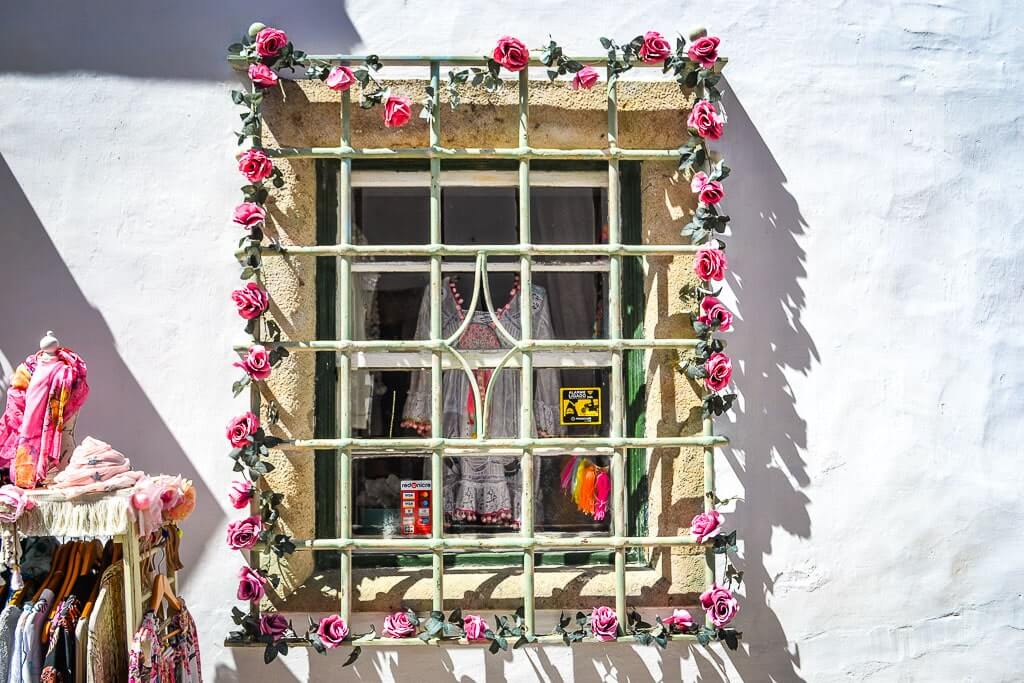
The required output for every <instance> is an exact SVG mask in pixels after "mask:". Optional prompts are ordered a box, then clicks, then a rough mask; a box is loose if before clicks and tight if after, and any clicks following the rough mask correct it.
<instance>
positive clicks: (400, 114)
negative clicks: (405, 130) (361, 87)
mask: <svg viewBox="0 0 1024 683" xmlns="http://www.w3.org/2000/svg"><path fill="white" fill-rule="evenodd" d="M411 118H412V100H410V99H409V98H408V97H405V96H404V95H391V96H390V97H388V99H387V100H385V101H384V126H385V127H386V128H401V127H402V126H404V125H405V124H407V123H409V119H411Z"/></svg>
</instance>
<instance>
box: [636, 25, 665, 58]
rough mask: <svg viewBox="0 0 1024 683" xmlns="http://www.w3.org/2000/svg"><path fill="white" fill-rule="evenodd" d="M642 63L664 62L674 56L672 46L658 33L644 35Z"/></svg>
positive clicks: (641, 52)
mask: <svg viewBox="0 0 1024 683" xmlns="http://www.w3.org/2000/svg"><path fill="white" fill-rule="evenodd" d="M639 54H640V61H642V62H645V63H647V64H654V63H656V62H663V61H665V59H666V58H667V57H668V56H669V55H670V54H672V44H671V43H669V42H668V41H667V40H665V36H663V35H661V34H660V33H658V32H657V31H648V32H647V33H645V34H644V44H643V45H641V46H640V53H639Z"/></svg>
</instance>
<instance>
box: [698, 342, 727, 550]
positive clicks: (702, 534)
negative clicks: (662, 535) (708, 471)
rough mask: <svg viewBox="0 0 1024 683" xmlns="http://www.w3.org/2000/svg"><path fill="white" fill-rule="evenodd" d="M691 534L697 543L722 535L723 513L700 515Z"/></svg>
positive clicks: (713, 512)
mask: <svg viewBox="0 0 1024 683" xmlns="http://www.w3.org/2000/svg"><path fill="white" fill-rule="evenodd" d="M726 360H728V359H726ZM690 533H691V534H693V535H694V536H696V537H697V543H703V542H704V541H706V540H708V539H709V538H714V537H715V536H717V535H719V534H720V533H722V513H720V512H719V511H718V510H709V511H708V512H702V513H700V514H699V515H697V516H696V517H694V518H693V521H692V522H690Z"/></svg>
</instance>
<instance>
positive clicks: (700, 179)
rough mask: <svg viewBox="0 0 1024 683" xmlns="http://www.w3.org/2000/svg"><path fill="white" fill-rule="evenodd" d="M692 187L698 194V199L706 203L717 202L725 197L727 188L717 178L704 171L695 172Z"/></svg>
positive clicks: (691, 182)
mask: <svg viewBox="0 0 1024 683" xmlns="http://www.w3.org/2000/svg"><path fill="white" fill-rule="evenodd" d="M690 189H691V190H693V191H694V193H696V195H697V199H699V200H700V201H701V202H703V203H705V204H717V203H718V202H720V201H722V200H723V199H724V198H725V188H724V187H722V183H720V182H718V181H717V180H711V179H710V178H709V177H708V174H707V173H705V172H704V171H698V172H697V173H694V174H693V180H692V181H690Z"/></svg>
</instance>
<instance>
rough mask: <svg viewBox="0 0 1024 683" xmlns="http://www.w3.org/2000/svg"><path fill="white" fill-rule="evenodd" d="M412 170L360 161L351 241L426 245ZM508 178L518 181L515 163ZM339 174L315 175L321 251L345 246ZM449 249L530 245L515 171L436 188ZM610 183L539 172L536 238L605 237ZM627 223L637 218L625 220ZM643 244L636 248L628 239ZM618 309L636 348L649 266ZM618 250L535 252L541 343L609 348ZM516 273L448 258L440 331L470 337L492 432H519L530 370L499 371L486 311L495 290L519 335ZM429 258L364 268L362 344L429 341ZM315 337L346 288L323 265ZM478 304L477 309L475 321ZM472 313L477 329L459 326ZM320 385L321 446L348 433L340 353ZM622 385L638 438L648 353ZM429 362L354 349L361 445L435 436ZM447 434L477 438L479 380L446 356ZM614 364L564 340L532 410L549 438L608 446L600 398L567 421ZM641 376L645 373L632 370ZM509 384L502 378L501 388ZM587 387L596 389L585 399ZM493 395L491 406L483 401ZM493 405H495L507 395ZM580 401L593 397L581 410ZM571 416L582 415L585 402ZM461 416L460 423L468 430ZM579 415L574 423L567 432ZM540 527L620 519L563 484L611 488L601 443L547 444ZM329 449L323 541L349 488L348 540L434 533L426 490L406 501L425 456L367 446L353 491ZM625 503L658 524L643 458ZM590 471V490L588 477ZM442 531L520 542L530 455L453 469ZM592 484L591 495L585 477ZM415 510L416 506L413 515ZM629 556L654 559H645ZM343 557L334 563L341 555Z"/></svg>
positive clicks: (597, 531)
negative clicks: (578, 394) (611, 274)
mask: <svg viewBox="0 0 1024 683" xmlns="http://www.w3.org/2000/svg"><path fill="white" fill-rule="evenodd" d="M406 166H407V167H405V168H402V169H401V170H396V169H395V168H394V167H392V168H391V169H390V170H387V169H381V168H378V169H376V170H374V169H372V168H365V164H364V165H360V164H358V163H357V164H356V165H355V168H354V170H353V173H352V201H353V218H352V219H353V240H354V242H355V243H357V244H365V245H401V244H407V245H417V244H424V243H426V241H427V239H428V238H429V235H428V234H427V228H428V226H429V223H430V219H429V199H430V194H429V187H430V174H429V170H428V169H427V168H426V167H420V168H419V169H417V168H416V167H415V166H413V165H406ZM506 169H507V170H506ZM338 170H339V164H338V163H337V162H331V161H324V162H321V163H320V164H318V166H317V175H318V178H319V180H318V183H317V188H318V193H319V194H320V196H319V197H318V204H319V205H320V206H321V208H322V211H320V212H319V214H318V222H319V225H318V242H320V243H321V244H335V243H336V242H337V240H338V231H337V227H338V226H337V220H336V219H337V211H336V197H337V175H338ZM638 170H639V169H638V165H637V164H627V165H626V171H625V174H624V175H625V183H624V192H625V193H626V194H627V196H628V200H627V202H626V203H627V205H629V206H638V205H639V197H638V195H639V187H638V183H637V182H636V181H637V180H638V179H639V174H638ZM440 180H441V188H440V194H441V220H440V224H441V239H442V243H443V244H451V245H474V244H507V245H518V244H519V242H520V239H521V232H520V225H519V211H520V206H519V197H518V192H519V189H518V179H517V174H516V172H515V171H514V170H512V169H510V168H509V167H508V165H507V164H505V165H504V168H502V164H501V163H500V162H497V163H495V162H492V163H490V164H489V165H488V166H487V167H486V168H477V169H476V170H473V169H462V170H458V169H456V170H450V171H445V172H442V174H441V177H440ZM607 183H608V175H607V172H606V171H604V170H596V169H595V168H594V165H593V164H591V165H581V164H579V163H576V164H572V165H565V164H561V165H557V164H556V165H551V164H549V165H548V168H547V170H542V171H537V172H535V173H533V174H532V177H531V187H530V197H529V209H530V226H531V232H532V236H533V238H534V240H535V243H537V244H540V245H556V244H571V245H588V244H590V245H595V244H601V245H606V244H607V238H608V234H607V231H608V223H607V207H608V198H607ZM638 218H639V217H638V216H630V217H629V219H628V220H627V221H626V222H627V224H628V226H627V227H626V229H625V233H628V234H629V235H628V236H627V241H634V242H635V241H636V239H635V238H636V237H638V235H639V230H638V227H639V226H638ZM630 219H631V220H630ZM630 237H632V238H633V239H632V240H630V239H629V238H630ZM627 260H628V261H630V265H631V266H633V267H632V268H627V272H626V274H625V277H624V287H623V292H624V298H623V305H624V308H625V310H626V311H627V314H628V315H630V316H632V317H633V318H635V319H636V320H635V322H634V324H633V325H632V327H631V329H630V332H631V333H632V334H633V335H634V336H636V337H642V326H641V325H640V323H641V320H640V318H639V316H638V314H639V312H640V311H642V307H643V300H642V289H643V284H642V281H641V273H640V267H639V265H640V264H639V263H636V261H637V260H638V259H635V258H634V259H627ZM609 268H610V260H609V257H608V256H607V255H596V256H595V255H585V254H584V255H572V254H560V255H555V256H550V257H549V256H539V257H537V258H536V259H534V260H533V262H532V263H531V265H530V272H531V274H532V279H533V285H534V291H535V294H536V296H537V298H538V301H539V304H538V308H537V311H536V312H535V314H534V320H533V322H534V330H535V331H534V335H535V337H536V338H538V339H549V340H579V339H583V340H588V339H589V340H595V339H607V338H608V317H607V310H608V305H607V301H608V271H609ZM519 270H520V263H519V260H518V259H517V258H515V257H514V256H512V255H507V254H496V255H493V256H489V257H481V258H476V257H475V256H474V255H473V254H465V255H461V254H459V255H453V256H451V257H449V258H446V259H444V260H443V262H442V264H441V274H442V278H443V279H442V287H441V288H440V289H441V300H440V305H441V307H442V308H443V311H442V313H443V320H442V333H443V334H444V336H446V337H450V336H452V335H455V334H456V333H460V330H461V333H460V334H459V338H458V339H457V340H456V341H455V343H454V346H455V347H456V348H458V349H459V352H460V354H461V355H462V356H463V357H464V359H465V360H466V361H467V363H468V364H469V365H470V366H471V367H472V372H473V377H474V379H475V381H476V384H477V389H478V392H479V396H480V399H481V400H482V402H483V403H484V404H487V405H488V409H489V423H488V424H489V432H490V434H491V435H492V436H506V437H507V436H517V435H518V425H517V422H518V418H519V405H520V387H521V376H520V375H519V373H520V372H521V365H520V363H519V361H518V359H515V358H512V359H506V361H505V362H506V367H504V368H503V369H501V370H500V371H498V372H496V371H495V368H496V367H497V366H498V365H499V364H501V363H502V362H503V360H502V359H503V357H505V356H506V355H507V353H508V346H509V344H508V343H507V340H502V339H501V338H500V331H499V330H497V329H496V325H497V323H495V321H494V319H493V318H492V317H491V316H490V315H489V313H488V312H487V311H488V306H487V297H486V296H484V292H485V290H484V289H483V279H484V276H485V275H486V280H487V285H486V286H487V290H486V293H487V294H489V295H490V302H491V306H492V308H493V310H494V311H495V314H496V315H495V317H496V318H497V319H498V321H499V322H501V321H506V318H507V319H508V320H507V321H506V322H509V326H510V327H515V328H518V327H519V320H520V317H519V313H520V311H519V307H518V300H517V298H518V297H520V296H522V290H521V288H520V287H519V284H520V283H519ZM429 271H430V263H429V260H428V259H427V257H425V256H405V257H402V256H396V257H378V256H369V257H361V258H357V260H356V261H355V262H354V263H353V264H352V280H351V287H350V295H351V297H352V298H351V304H350V311H351V316H352V317H351V320H352V335H353V337H354V338H357V339H362V340H381V341H383V340H390V341H406V340H414V339H420V340H422V339H425V338H428V337H429V311H430V305H431V301H430V283H429ZM317 272H318V276H317V277H318V292H319V294H318V296H319V298H320V302H319V307H318V311H319V313H318V316H319V319H318V337H319V338H326V337H329V336H332V335H333V333H334V332H335V331H336V325H337V316H336V315H335V312H336V308H337V287H336V286H335V283H336V282H337V280H336V277H337V274H336V269H335V263H334V261H333V260H332V259H329V258H324V259H321V260H320V263H319V264H318V271H317ZM475 289H479V291H478V292H477V295H476V303H477V305H476V312H475V313H473V312H472V311H470V310H469V307H470V304H471V302H472V301H473V299H474V290H475ZM465 317H472V321H471V322H469V323H468V325H467V326H466V327H465V329H462V327H463V326H462V322H463V319H464V318H465ZM323 356H324V357H323V358H322V359H321V361H320V365H319V371H318V374H317V389H316V391H317V401H316V405H317V407H318V412H317V435H318V436H329V435H331V434H334V433H336V431H337V425H338V424H339V422H340V419H339V415H338V408H339V406H340V405H341V401H344V400H345V397H344V396H340V395H338V386H337V383H338V376H337V372H336V365H335V363H334V362H333V360H334V359H333V358H331V354H323ZM626 361H627V362H626V374H627V379H626V382H627V384H628V382H629V379H628V377H629V376H632V377H633V378H634V380H635V386H634V387H633V393H634V397H633V400H631V401H630V406H629V411H630V414H631V416H632V419H631V420H630V433H629V435H630V436H640V435H642V431H643V422H642V412H643V405H642V402H643V390H642V387H643V365H642V354H641V353H639V352H632V351H631V352H630V353H629V355H628V357H627V359H626ZM430 363H431V361H430V354H429V353H424V352H422V351H364V352H358V353H356V354H354V357H353V360H352V361H351V367H352V370H353V374H352V375H351V377H352V379H351V381H350V385H349V389H348V391H349V395H348V403H349V410H350V416H349V419H350V421H351V425H352V431H353V435H354V436H358V437H361V438H369V439H374V438H378V439H379V438H425V437H427V436H429V434H430V415H429V412H430V405H429V404H430V397H429V390H430V376H429V374H430ZM442 363H443V367H444V370H443V379H442V383H441V385H442V392H443V395H444V403H445V407H444V409H445V412H446V413H447V415H446V418H445V420H446V427H445V429H446V431H450V432H451V433H452V434H455V435H458V436H469V437H472V436H474V435H475V432H476V429H475V425H474V422H475V421H476V420H475V412H476V410H475V405H474V401H473V392H472V391H471V388H472V387H471V383H470V381H468V377H469V375H468V373H467V372H466V371H465V369H464V368H463V367H461V364H460V363H459V361H458V360H457V359H456V358H454V357H453V358H447V359H443V360H442ZM611 363H612V354H611V353H610V352H609V351H608V350H606V349H601V350H598V349H573V348H571V347H568V346H564V347H559V348H551V349H546V350H540V351H537V352H535V354H534V358H533V366H534V406H533V407H534V415H535V416H536V417H535V421H536V424H537V427H536V428H535V434H536V436H537V437H538V438H540V439H543V438H553V437H558V436H562V437H581V436H588V437H607V436H608V435H609V419H608V410H607V402H606V401H594V404H596V405H597V406H598V407H599V409H598V410H597V411H596V415H592V416H589V417H588V418H587V419H585V420H584V419H581V420H580V421H579V423H577V424H572V423H571V422H572V419H573V417H572V416H571V415H570V416H567V418H568V419H567V420H563V419H562V416H561V415H560V413H559V410H560V393H561V392H562V391H563V390H564V391H572V390H574V388H588V389H599V390H600V395H601V396H603V397H608V396H609V395H610V394H609V392H610V391H611V384H610V381H609V378H610V375H609V373H610V367H611ZM632 366H635V367H632ZM505 378H508V379H505ZM588 393H589V392H588ZM488 394H490V400H488V398H487V396H488ZM496 397H497V398H496ZM585 400H586V399H584V401H585ZM566 407H567V410H569V411H570V412H573V413H575V410H574V404H573V403H572V402H568V403H567V404H566ZM460 418H464V419H460ZM563 421H568V422H570V424H562V422H563ZM534 452H535V454H536V455H538V456H539V457H538V458H537V460H536V465H535V483H534V501H535V503H534V507H535V510H534V524H535V528H536V530H537V532H538V533H543V534H545V535H547V536H548V537H550V538H552V539H555V538H557V537H559V536H562V537H572V536H573V535H576V534H579V533H587V534H589V535H603V536H607V535H609V533H610V531H611V525H610V523H611V518H610V515H609V514H608V512H607V510H603V509H601V510H598V509H595V508H597V507H599V504H597V503H596V502H594V501H591V500H587V499H586V496H576V498H582V500H580V501H579V502H577V501H576V500H574V495H573V490H572V489H571V487H569V486H565V485H564V483H563V482H564V480H566V479H568V480H569V481H571V479H572V475H573V474H574V472H572V471H570V470H571V469H574V468H576V467H580V462H579V461H580V460H582V461H583V464H582V468H583V470H584V471H586V474H589V475H590V476H598V475H599V474H600V473H602V472H603V473H604V474H603V475H601V476H603V477H607V472H608V468H609V464H610V458H609V455H610V453H611V452H612V450H611V449H610V448H598V449H595V450H594V451H593V452H592V453H590V454H588V455H587V456H586V457H584V458H580V457H579V456H578V455H577V454H574V451H573V449H572V448H567V447H563V446H556V447H550V448H539V449H535V451H534ZM332 456H333V454H332V453H330V452H326V453H323V454H321V457H319V458H318V460H317V463H318V471H317V491H318V495H317V501H318V506H319V507H320V508H322V509H321V510H320V511H319V514H318V520H319V523H318V529H317V535H318V536H322V537H331V536H334V535H336V534H337V530H338V529H339V528H340V527H339V524H340V521H341V520H340V518H339V517H340V514H339V513H340V508H339V506H337V505H335V504H334V503H335V501H336V500H337V499H338V498H339V497H340V496H343V495H346V494H347V495H350V497H351V499H350V505H351V510H352V533H353V535H354V536H355V537H366V538H387V537H410V536H413V537H414V536H422V535H429V533H430V512H431V510H430V506H429V497H428V496H429V494H422V493H421V494H420V495H419V497H418V500H417V496H415V495H413V493H412V491H411V490H410V489H411V487H413V486H419V485H421V483H422V482H426V481H429V480H430V451H429V449H423V450H420V451H412V452H403V453H401V454H400V455H399V454H396V453H388V452H387V451H386V450H382V451H379V452H375V451H374V450H373V449H372V448H369V449H367V450H366V451H364V452H362V453H360V455H359V457H358V458H355V459H354V460H353V463H352V476H353V482H354V487H353V488H352V491H351V492H346V491H344V490H342V487H340V486H339V483H340V482H339V478H338V476H337V459H336V458H335V457H332ZM628 459H629V464H630V468H629V482H628V488H629V491H630V492H631V495H630V496H629V500H628V501H627V506H628V509H627V518H628V526H629V534H630V535H636V534H638V533H641V532H642V531H643V530H645V529H646V519H645V513H646V509H645V508H646V506H645V503H646V476H645V471H644V460H645V454H644V451H643V450H642V449H631V452H630V454H629V456H628ZM585 476H586V475H584V479H583V481H585ZM442 486H443V489H444V511H443V514H444V531H445V533H446V534H475V535H498V534H512V533H515V532H516V531H517V530H518V528H519V526H520V523H521V519H522V514H521V510H520V500H521V498H522V489H523V483H522V470H521V463H520V457H519V453H518V452H517V451H515V450H514V449H507V450H506V452H497V451H492V452H489V453H484V454H478V455H477V456H472V457H470V456H467V457H464V458H452V459H449V460H447V461H446V462H445V467H444V470H443V480H442ZM581 488H585V486H584V485H583V484H581ZM414 503H415V504H416V506H415V507H413V505H412V504H414ZM633 550H634V552H633V553H632V554H631V559H633V560H640V559H642V553H641V552H639V549H633ZM318 560H319V561H320V563H321V566H332V565H333V564H336V563H337V555H330V554H326V553H321V554H318ZM332 561H333V562H332ZM520 561H521V560H520V557H519V556H518V555H514V554H509V553H479V552H471V551H465V552H453V553H451V554H448V555H446V556H445V563H446V565H447V566H455V565H494V564H500V563H504V564H506V565H518V564H519V563H520ZM611 561H612V557H611V553H610V552H609V551H607V550H605V551H597V552H593V551H579V550H575V551H574V550H572V549H571V548H557V547H554V546H552V547H551V549H549V550H546V551H545V552H541V553H538V554H537V562H538V563H539V564H551V565H563V564H584V563H586V564H610V563H611ZM428 562H429V557H424V555H423V554H416V553H409V554H402V553H398V554H396V553H394V552H381V551H374V550H372V549H369V550H366V551H357V552H356V553H355V555H354V557H353V563H354V565H355V566H357V567H360V566H362V567H380V566H417V565H422V564H425V563H428Z"/></svg>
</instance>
